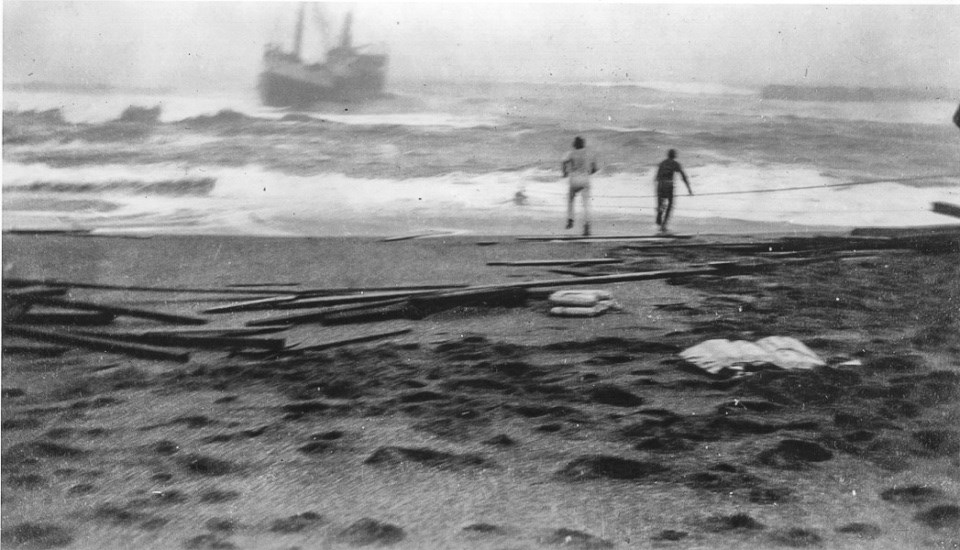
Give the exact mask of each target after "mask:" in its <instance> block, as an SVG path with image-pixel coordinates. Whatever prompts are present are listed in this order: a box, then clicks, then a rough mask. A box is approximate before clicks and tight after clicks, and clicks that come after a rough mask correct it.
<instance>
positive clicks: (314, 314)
mask: <svg viewBox="0 0 960 550" xmlns="http://www.w3.org/2000/svg"><path fill="white" fill-rule="evenodd" d="M405 300H406V298H393V299H390V300H382V301H378V302H369V303H360V304H347V305H341V306H330V307H325V308H320V309H317V310H314V311H311V312H308V313H298V314H292V315H280V316H275V317H266V318H263V319H254V320H252V321H247V323H246V325H247V326H248V327H277V326H279V327H286V326H289V325H299V324H304V323H322V322H323V320H324V319H325V318H326V317H327V315H331V314H337V313H341V312H346V311H353V310H358V309H369V308H378V307H384V306H390V305H393V304H399V303H403V302H404V301H405ZM281 330H282V329H281Z"/></svg>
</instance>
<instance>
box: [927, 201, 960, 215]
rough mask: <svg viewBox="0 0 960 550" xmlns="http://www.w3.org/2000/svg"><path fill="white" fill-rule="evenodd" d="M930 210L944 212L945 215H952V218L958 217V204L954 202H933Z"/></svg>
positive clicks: (959, 209)
mask: <svg viewBox="0 0 960 550" xmlns="http://www.w3.org/2000/svg"><path fill="white" fill-rule="evenodd" d="M931 210H933V211H934V212H936V213H937V214H944V215H946V216H953V217H954V218H960V206H957V205H955V204H950V203H948V202H935V203H933V205H932V206H931Z"/></svg>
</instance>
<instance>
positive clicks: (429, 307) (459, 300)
mask: <svg viewBox="0 0 960 550" xmlns="http://www.w3.org/2000/svg"><path fill="white" fill-rule="evenodd" d="M408 302H409V304H410V306H411V307H412V308H414V310H415V311H416V313H414V315H416V316H420V317H422V316H425V315H430V314H433V313H437V312H440V311H444V310H447V309H452V308H455V307H521V306H524V305H526V303H527V292H526V289H525V288H523V287H521V286H519V285H514V284H510V285H497V286H488V287H474V288H467V289H463V290H456V291H449V292H438V293H434V294H428V295H420V296H412V297H410V298H409V299H408Z"/></svg>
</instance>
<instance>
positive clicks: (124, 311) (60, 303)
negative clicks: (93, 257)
mask: <svg viewBox="0 0 960 550" xmlns="http://www.w3.org/2000/svg"><path fill="white" fill-rule="evenodd" d="M34 303H35V304H40V305H45V306H55V307H61V308H65V309H76V310H81V311H96V312H101V313H107V314H111V315H116V316H121V315H123V316H127V317H138V318H141V319H150V320H152V321H160V322H163V323H171V324H175V325H203V324H206V322H207V320H206V319H200V318H198V317H188V316H185V315H174V314H171V313H161V312H159V311H148V310H143V309H133V308H127V307H119V306H111V305H105V304H95V303H92V302H82V301H78V300H65V299H60V298H43V299H39V300H37V301H35V302H34Z"/></svg>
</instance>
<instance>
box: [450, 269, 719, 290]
mask: <svg viewBox="0 0 960 550" xmlns="http://www.w3.org/2000/svg"><path fill="white" fill-rule="evenodd" d="M717 273H718V270H717V268H716V267H700V268H690V269H669V270H661V271H637V272H632V273H617V274H614V275H596V276H593V277H579V278H575V279H571V278H564V279H539V280H533V281H523V282H519V283H508V284H500V285H484V286H475V287H470V288H468V289H465V290H481V289H489V288H506V287H514V288H536V287H550V286H568V285H593V284H612V283H626V282H631V281H649V280H653V279H671V278H674V277H687V276H693V275H710V274H717Z"/></svg>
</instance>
